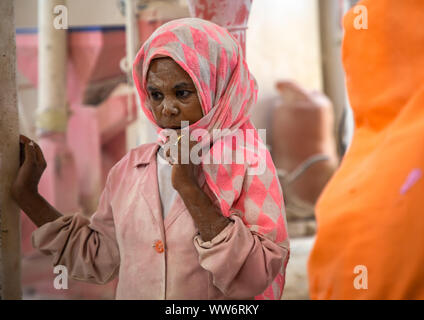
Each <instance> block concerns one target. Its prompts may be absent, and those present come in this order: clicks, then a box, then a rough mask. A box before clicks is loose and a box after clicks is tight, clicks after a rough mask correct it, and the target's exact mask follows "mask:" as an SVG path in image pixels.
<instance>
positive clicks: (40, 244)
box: [32, 144, 288, 299]
mask: <svg viewBox="0 0 424 320" xmlns="http://www.w3.org/2000/svg"><path fill="white" fill-rule="evenodd" d="M157 148H158V146H157V145H156V144H146V145H142V146H140V147H138V148H136V149H133V150H131V151H130V152H129V153H128V154H127V155H126V156H125V157H124V158H122V159H121V160H120V161H119V162H118V163H117V164H116V165H115V166H114V167H113V168H112V169H111V171H110V173H109V175H108V178H107V182H106V186H105V189H104V191H103V193H102V195H101V197H100V203H99V206H98V209H97V211H96V212H95V213H94V214H93V216H92V217H91V219H90V220H88V219H87V218H85V217H84V216H82V215H81V214H79V213H76V214H75V215H72V216H63V217H61V218H59V219H57V220H56V221H53V222H50V223H47V224H45V225H43V226H42V227H40V228H39V229H37V230H36V231H34V233H33V235H32V242H33V246H34V247H35V248H38V249H40V250H41V251H42V252H43V253H46V254H51V255H52V256H53V263H54V265H58V264H60V265H65V266H66V267H67V268H68V272H69V275H70V276H71V277H72V278H74V279H77V280H82V281H88V282H94V283H99V284H102V283H107V282H109V281H111V280H112V279H113V278H114V277H116V276H117V275H118V276H119V282H118V287H117V292H116V299H253V298H254V297H255V296H256V295H258V294H261V293H262V292H263V291H264V290H265V289H266V288H267V287H268V285H269V284H270V283H271V282H272V280H273V279H274V277H275V276H276V275H277V273H278V272H279V270H280V269H281V268H282V267H283V266H282V264H283V260H285V259H286V258H287V254H288V248H285V247H281V246H279V245H277V244H275V243H274V242H272V241H270V240H268V239H267V238H265V237H263V236H261V235H260V234H257V233H255V232H252V231H250V230H249V229H248V228H247V227H246V226H245V225H244V224H243V222H242V220H241V219H240V218H239V217H238V216H237V215H232V216H231V217H230V218H231V220H232V222H231V223H230V224H229V225H228V226H227V227H226V228H225V229H224V230H223V231H221V233H219V234H218V235H217V236H216V237H215V238H214V239H212V240H211V241H202V239H201V238H200V236H199V234H198V230H197V228H196V226H195V225H194V222H193V219H192V217H191V216H190V213H189V212H188V210H187V208H186V207H185V205H184V203H183V201H182V199H181V198H180V197H179V196H177V197H176V200H175V202H174V204H173V206H172V209H171V211H170V212H169V213H168V215H167V216H166V218H165V219H163V218H162V212H161V205H160V199H159V190H158V182H157V174H156V152H157ZM202 184H203V190H205V192H208V188H207V187H206V184H205V183H202ZM208 194H211V193H210V192H209V193H208Z"/></svg>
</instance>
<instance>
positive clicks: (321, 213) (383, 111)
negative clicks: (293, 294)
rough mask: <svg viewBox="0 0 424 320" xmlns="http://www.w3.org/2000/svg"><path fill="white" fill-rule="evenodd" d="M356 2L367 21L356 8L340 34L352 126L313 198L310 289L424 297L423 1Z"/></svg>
mask: <svg viewBox="0 0 424 320" xmlns="http://www.w3.org/2000/svg"><path fill="white" fill-rule="evenodd" d="M358 5H362V6H364V7H363V8H366V9H367V12H368V29H366V30H364V29H359V30H358V28H355V22H356V26H358V24H357V23H358V22H359V24H361V18H358V17H359V15H360V13H361V11H360V10H358V11H357V12H356V13H355V12H354V11H353V10H351V11H350V12H348V13H347V15H346V16H345V18H344V27H345V31H346V32H345V38H344V42H343V63H344V68H345V71H346V81H347V87H348V94H349V99H350V103H351V106H352V109H353V111H354V117H355V133H354V137H353V141H352V145H351V146H350V148H349V150H348V152H347V154H346V155H345V158H344V160H343V162H342V164H341V167H340V169H339V170H338V171H337V172H336V174H335V175H334V177H333V178H332V180H331V181H330V182H329V184H328V185H327V186H326V188H325V190H324V192H323V194H322V196H321V197H320V199H319V201H318V204H317V207H316V215H317V222H318V232H317V238H316V242H315V245H314V248H313V250H312V253H311V256H310V258H309V264H308V272H309V286H310V295H311V298H312V299H424V1H422V0H402V1H399V0H365V1H361V2H359V3H358ZM363 8H362V11H363ZM355 268H356V269H355ZM355 271H356V273H355ZM358 277H359V278H358Z"/></svg>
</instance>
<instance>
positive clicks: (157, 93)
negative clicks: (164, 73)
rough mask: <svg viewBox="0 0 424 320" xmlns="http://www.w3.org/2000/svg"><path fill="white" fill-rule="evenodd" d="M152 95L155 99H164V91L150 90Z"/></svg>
mask: <svg viewBox="0 0 424 320" xmlns="http://www.w3.org/2000/svg"><path fill="white" fill-rule="evenodd" d="M150 96H151V97H152V99H153V100H155V101H158V100H161V99H162V93H160V92H157V91H153V92H150Z"/></svg>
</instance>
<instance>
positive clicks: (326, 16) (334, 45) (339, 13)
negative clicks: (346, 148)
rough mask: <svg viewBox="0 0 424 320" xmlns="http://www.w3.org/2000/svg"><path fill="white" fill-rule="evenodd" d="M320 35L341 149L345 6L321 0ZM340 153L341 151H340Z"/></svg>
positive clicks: (344, 97)
mask: <svg viewBox="0 0 424 320" xmlns="http://www.w3.org/2000/svg"><path fill="white" fill-rule="evenodd" d="M319 11H320V14H319V15H320V31H321V32H320V34H321V50H322V65H323V75H324V92H325V94H326V95H327V96H328V97H329V98H330V100H331V101H332V102H333V105H334V114H335V124H336V128H335V130H334V132H335V136H336V139H337V143H338V148H339V147H340V138H342V135H343V132H339V127H340V122H341V121H343V120H342V116H343V113H344V112H345V110H346V108H347V105H346V89H345V77H344V70H343V65H342V54H341V45H342V40H343V28H342V26H341V22H342V17H343V14H344V12H343V6H342V3H340V2H339V1H334V0H320V1H319ZM338 151H339V152H340V151H341V150H338Z"/></svg>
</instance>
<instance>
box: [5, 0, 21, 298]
mask: <svg viewBox="0 0 424 320" xmlns="http://www.w3.org/2000/svg"><path fill="white" fill-rule="evenodd" d="M0 88H1V89H0V229H1V230H0V244H1V248H0V249H1V250H0V298H1V299H21V298H22V288H21V243H20V241H21V230H20V212H19V209H18V207H17V205H16V203H15V202H14V201H13V200H12V199H11V196H10V188H11V185H12V183H13V181H14V180H15V177H16V174H17V172H18V168H19V121H18V106H17V99H16V97H17V94H16V42H15V23H14V0H2V1H0Z"/></svg>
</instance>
